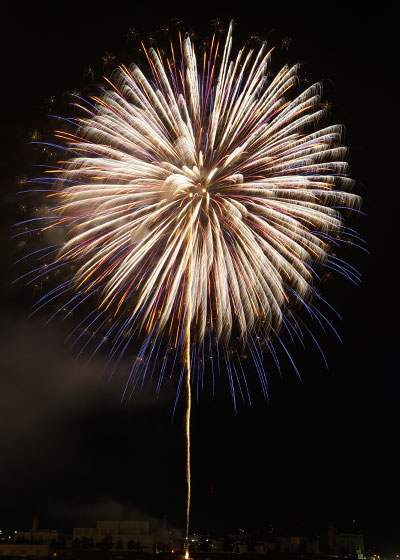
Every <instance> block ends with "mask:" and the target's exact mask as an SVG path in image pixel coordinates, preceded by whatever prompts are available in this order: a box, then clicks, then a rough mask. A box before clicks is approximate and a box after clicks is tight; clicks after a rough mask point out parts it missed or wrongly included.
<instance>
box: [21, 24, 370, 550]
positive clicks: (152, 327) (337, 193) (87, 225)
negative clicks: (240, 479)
mask: <svg viewBox="0 0 400 560" xmlns="http://www.w3.org/2000/svg"><path fill="white" fill-rule="evenodd" d="M231 50H232V25H231V26H230V28H229V31H228V34H227V38H226V42H225V44H224V46H223V47H221V46H220V43H219V40H218V39H217V38H216V37H215V36H214V37H213V38H212V41H211V43H210V45H209V46H208V47H206V48H204V50H203V51H201V54H200V56H199V53H198V56H196V52H195V47H194V45H193V43H192V41H191V39H190V37H189V36H185V37H184V38H182V37H181V36H180V35H179V47H178V49H177V48H176V47H174V45H173V44H172V43H171V45H170V52H169V54H163V55H161V53H160V51H159V50H158V49H153V48H152V49H150V50H149V51H147V50H146V49H144V52H145V53H146V56H147V59H148V63H149V66H150V69H151V74H152V76H151V78H150V79H149V78H147V77H146V76H145V75H144V74H143V72H142V71H141V70H140V69H139V68H138V67H137V66H136V65H132V66H131V67H130V68H127V67H126V66H121V67H120V68H119V70H118V71H116V72H115V74H114V78H113V81H109V80H107V82H108V87H109V89H108V91H104V92H103V94H102V96H101V97H92V98H90V101H84V100H83V99H81V98H77V102H76V106H78V107H80V109H81V110H82V111H85V112H86V115H85V118H79V119H75V118H72V119H66V120H67V121H68V122H69V123H70V124H72V125H73V126H74V132H73V133H72V132H68V131H65V130H64V131H63V130H58V131H56V136H57V137H59V138H61V139H62V141H63V145H62V146H58V147H60V148H62V149H63V150H64V152H63V153H64V154H66V156H64V157H63V159H62V161H59V162H58V164H57V166H55V167H53V168H51V169H48V170H47V175H46V177H47V178H44V179H43V181H44V182H45V184H46V187H45V189H46V191H47V192H46V196H47V200H48V201H49V203H50V204H51V203H52V201H54V204H53V206H52V207H51V208H50V209H49V215H48V216H45V217H40V218H37V220H38V221H37V222H34V223H37V224H38V226H37V230H40V231H42V232H46V235H49V234H50V235H51V232H52V231H53V232H55V231H58V232H59V236H60V235H61V237H62V240H61V241H59V239H57V240H56V241H55V242H54V245H52V246H49V247H47V248H46V249H43V250H40V251H36V252H35V258H38V259H39V260H40V266H39V267H38V268H36V269H35V270H34V271H33V273H32V279H31V280H30V282H35V281H37V279H38V278H40V277H42V276H43V275H45V274H46V275H47V274H51V272H52V271H55V270H57V271H58V272H59V274H64V277H65V278H66V279H65V281H60V282H59V283H58V285H57V286H56V287H55V288H54V289H53V290H51V291H49V292H48V293H47V294H46V296H44V297H42V298H41V299H40V300H39V301H38V302H37V304H36V310H39V309H41V308H42V307H43V306H45V305H47V304H49V303H50V302H52V305H53V304H57V302H61V303H58V308H57V311H56V312H55V313H54V314H53V316H55V315H57V314H59V313H62V310H64V309H67V310H68V311H67V315H69V314H71V313H73V312H75V310H76V309H77V308H79V307H80V306H81V305H82V304H83V303H84V302H86V304H85V305H82V308H81V309H85V308H87V306H88V305H89V304H90V312H89V313H88V314H87V315H86V316H85V318H84V319H83V321H82V322H81V323H80V324H79V325H78V326H77V327H76V329H75V331H73V333H71V337H72V338H73V337H75V343H76V342H79V341H80V340H82V336H84V334H85V335H87V341H86V342H85V344H84V345H83V348H85V347H86V346H88V344H89V343H92V344H93V345H94V351H93V353H94V352H96V351H98V350H99V349H100V347H102V346H103V345H106V346H108V347H109V349H110V351H109V353H110V360H111V363H112V364H113V372H114V371H115V368H116V367H117V365H118V363H119V361H120V360H121V358H122V356H124V355H125V354H127V351H128V350H127V349H128V347H129V344H130V343H132V344H137V343H136V341H137V340H140V341H141V342H140V344H141V346H140V349H139V351H136V350H135V354H136V356H135V358H134V359H133V363H132V366H131V370H130V374H129V378H128V380H127V383H126V387H125V391H124V395H123V398H125V397H127V398H128V397H129V396H130V395H131V394H132V392H133V391H134V389H135V388H136V387H137V386H138V385H140V384H142V383H143V382H144V381H145V380H146V379H149V378H150V379H153V380H154V381H155V382H156V391H157V393H158V392H159V391H160V389H161V385H162V382H163V379H164V376H165V372H166V371H169V372H171V375H172V372H173V371H174V370H176V368H178V372H179V371H180V373H178V376H177V397H176V399H177V400H178V398H179V395H180V392H181V390H182V386H184V387H185V388H186V396H187V407H186V415H185V429H186V466H187V469H186V471H187V490H188V499H187V509H186V553H188V531H189V512H190V411H191V399H192V392H193V391H194V390H195V391H196V394H197V395H198V393H199V390H201V389H202V387H203V382H204V378H205V377H206V376H209V378H210V380H211V381H212V384H213V386H214V373H215V371H218V370H221V369H223V370H224V372H226V375H227V378H228V380H229V384H230V389H231V393H232V397H233V402H234V406H235V408H236V401H237V396H238V395H240V396H241V398H242V399H243V400H248V401H249V402H250V392H249V389H248V384H247V381H246V377H245V374H244V369H243V367H242V355H243V353H244V351H245V350H246V352H248V354H249V356H251V358H252V359H253V361H254V364H255V366H256V370H257V372H258V376H259V381H260V384H261V388H262V391H263V392H264V395H265V396H267V377H266V372H265V371H264V367H263V359H262V353H263V352H264V351H269V352H270V354H271V356H272V357H273V359H274V360H275V362H276V363H277V365H278V367H279V362H278V353H277V352H276V351H275V349H274V345H273V341H276V344H277V345H278V346H279V345H280V346H281V348H283V352H285V355H287V356H288V357H289V359H290V360H291V358H290V354H289V352H288V351H287V349H286V346H285V345H284V343H283V341H282V340H281V338H280V336H279V331H280V329H281V328H282V327H283V329H284V330H285V331H286V332H287V333H288V335H289V336H290V337H291V338H293V339H294V340H295V339H297V340H298V341H299V342H300V343H301V344H303V340H304V336H305V335H307V334H310V336H311V337H312V339H313V341H314V342H315V343H316V345H317V346H318V343H317V342H316V339H315V338H314V336H313V335H311V332H310V330H309V329H308V327H307V326H306V325H305V324H304V323H303V322H302V320H301V319H300V318H299V316H298V314H297V313H296V309H298V308H300V307H303V308H305V310H306V312H307V314H308V315H310V316H311V317H312V318H313V319H314V320H315V321H316V322H317V323H318V324H321V323H322V322H323V320H324V316H323V314H322V313H321V311H320V310H319V309H318V307H317V305H316V304H324V300H322V298H321V297H320V296H319V294H318V292H317V290H316V287H315V285H316V283H318V273H319V272H320V271H322V270H323V269H324V268H325V269H327V270H328V271H330V270H332V269H333V270H336V271H337V272H339V273H341V274H343V275H345V276H346V277H348V278H350V279H353V280H355V279H357V272H356V271H355V270H354V269H353V268H352V267H351V266H350V265H347V264H346V263H344V262H343V261H342V260H340V259H338V258H337V257H336V256H335V255H334V254H333V251H332V247H333V246H336V245H338V244H340V243H342V242H343V243H349V242H350V240H351V243H352V244H353V245H354V244H357V243H358V241H357V240H358V237H357V235H356V234H355V232H354V231H352V230H350V229H349V228H347V227H345V226H344V224H343V212H344V211H345V210H346V209H354V208H356V207H357V206H358V205H359V197H358V196H356V195H355V194H351V193H350V192H349V189H350V187H351V185H352V181H351V180H350V179H349V178H348V177H347V176H346V169H347V164H346V163H345V161H344V157H345V152H346V149H345V148H344V147H343V146H341V143H340V142H341V140H340V138H341V127H340V126H338V125H334V126H326V127H319V124H320V123H321V121H322V118H323V116H324V113H325V109H324V108H323V106H322V104H321V101H320V90H321V87H320V85H319V84H314V85H312V86H310V87H308V88H307V89H305V91H302V92H301V93H300V94H298V95H296V94H293V93H292V92H293V91H294V90H295V88H296V87H297V85H298V78H297V73H298V66H297V65H295V66H292V67H288V66H285V67H283V68H282V69H281V70H280V71H279V72H278V73H277V74H276V75H274V76H272V75H271V74H270V68H269V60H270V53H271V51H270V52H267V50H266V45H265V44H264V45H262V46H261V48H260V49H259V50H258V52H257V51H255V52H254V51H253V50H251V49H250V50H246V49H245V48H244V47H243V48H242V49H240V50H239V51H238V54H237V56H236V58H232V59H231V58H230V56H231ZM42 190H43V189H42ZM30 231H32V230H30ZM35 231H36V230H35ZM63 271H69V272H65V273H64V272H63ZM60 278H63V276H60ZM328 323H329V322H328ZM232 341H234V343H232ZM291 361H292V360H291ZM156 365H158V367H157V368H156ZM157 371H158V372H159V373H158V374H156V372H157ZM296 371H297V370H296ZM175 406H176V402H175Z"/></svg>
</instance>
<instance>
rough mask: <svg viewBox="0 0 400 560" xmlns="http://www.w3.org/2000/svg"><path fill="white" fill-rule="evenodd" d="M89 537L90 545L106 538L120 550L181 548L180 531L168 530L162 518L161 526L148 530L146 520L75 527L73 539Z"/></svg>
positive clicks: (148, 526) (99, 543)
mask: <svg viewBox="0 0 400 560" xmlns="http://www.w3.org/2000/svg"><path fill="white" fill-rule="evenodd" d="M83 539H86V542H87V539H89V541H90V542H91V545H92V546H94V547H96V545H101V543H104V542H105V540H108V542H109V544H110V547H112V548H115V547H117V545H118V547H119V548H120V549H121V550H128V549H129V548H136V549H140V550H142V551H143V552H153V551H161V550H165V551H170V550H183V536H182V534H181V532H180V531H177V530H168V529H167V524H166V520H165V518H164V520H163V523H162V525H161V527H158V528H156V529H154V530H150V523H149V522H148V521H96V527H76V528H74V532H73V540H74V542H76V541H81V542H82V540H83Z"/></svg>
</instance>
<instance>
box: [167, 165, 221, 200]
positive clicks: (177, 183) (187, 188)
mask: <svg viewBox="0 0 400 560" xmlns="http://www.w3.org/2000/svg"><path fill="white" fill-rule="evenodd" d="M213 175H214V173H210V174H206V173H205V172H204V170H201V171H200V170H199V169H198V168H197V167H196V166H194V167H193V168H192V169H189V168H188V167H186V166H183V167H182V170H181V172H180V173H173V174H171V175H170V176H169V177H168V178H167V179H165V181H164V184H163V191H164V192H165V195H166V196H167V198H180V197H182V196H183V197H189V198H193V199H195V198H197V197H198V196H200V197H205V196H206V195H207V192H208V189H209V186H210V180H211V178H212V176H213Z"/></svg>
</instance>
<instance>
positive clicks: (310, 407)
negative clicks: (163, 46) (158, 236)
mask: <svg viewBox="0 0 400 560" xmlns="http://www.w3.org/2000/svg"><path fill="white" fill-rule="evenodd" d="M340 5H341V7H340ZM131 6H132V7H130V8H123V7H122V5H117V4H115V5H113V4H112V3H110V4H109V6H108V8H107V11H103V10H102V9H101V8H98V7H94V6H93V8H90V9H89V8H86V10H85V9H83V11H82V8H81V6H80V4H78V3H70V4H63V8H62V10H61V8H57V9H56V8H48V9H45V8H39V9H38V10H37V11H36V10H33V9H31V10H30V11H29V10H28V11H25V10H22V8H21V9H20V6H17V7H16V8H15V10H14V11H13V13H9V14H2V15H4V16H5V17H4V19H3V22H2V32H1V40H2V42H3V44H2V46H1V51H0V52H1V73H2V78H3V86H2V91H1V94H2V96H3V99H2V105H1V107H2V111H1V128H2V134H1V141H2V148H1V152H0V153H1V154H2V158H1V159H2V161H1V174H0V178H1V182H2V191H1V192H2V194H3V204H2V210H3V215H2V220H1V226H2V236H1V243H2V247H1V254H2V258H3V264H2V271H3V275H2V283H3V287H2V290H1V298H2V302H1V304H2V305H1V337H0V346H1V370H0V371H1V373H0V411H1V422H0V495H1V497H0V504H1V506H0V528H1V527H10V528H11V527H14V526H15V528H21V529H23V528H25V527H29V526H30V523H31V519H32V517H33V516H38V517H39V519H40V522H41V525H42V526H45V525H50V526H51V528H62V527H64V528H66V529H68V528H71V527H73V526H82V524H84V523H93V522H94V521H95V520H96V519H101V518H102V519H107V518H124V517H125V518H126V517H132V518H139V519H140V518H149V519H153V520H154V521H155V522H156V521H157V520H159V519H160V518H161V517H162V515H163V514H166V515H167V518H168V520H169V522H170V523H171V524H174V525H176V526H180V527H183V524H184V514H185V479H184V473H185V463H184V439H183V409H182V408H178V410H177V412H176V415H175V419H174V421H173V422H172V423H171V413H172V407H173V402H174V392H173V387H172V386H171V387H169V386H168V385H167V386H166V387H165V388H164V389H165V390H164V391H163V392H162V395H161V396H160V398H158V399H156V397H155V396H154V388H152V387H145V388H144V389H143V391H141V392H139V393H138V394H137V395H136V396H135V397H134V399H133V400H132V401H131V402H128V403H125V404H123V405H120V395H121V386H122V383H123V380H124V375H125V373H126V368H127V367H128V365H129V355H128V356H126V358H125V361H123V362H122V364H121V367H120V369H119V370H118V373H117V375H116V377H115V378H114V380H113V381H112V382H111V383H107V381H106V379H105V377H104V376H102V370H103V368H104V365H105V363H106V361H107V355H106V354H104V355H103V354H101V353H100V354H98V355H97V356H96V357H95V358H94V359H93V360H92V361H91V362H90V363H88V361H87V357H83V358H82V359H79V360H77V361H75V357H76V354H77V349H76V348H73V349H71V347H70V346H69V345H68V344H66V343H64V340H65V338H66V337H67V336H68V333H69V332H70V330H71V329H72V328H73V327H74V325H75V321H76V320H78V318H79V317H73V318H72V319H71V320H70V321H69V322H68V321H65V322H61V321H54V322H51V323H50V324H47V325H45V323H46V319H47V318H48V316H49V314H48V313H47V312H46V311H45V312H44V313H43V314H42V315H38V316H35V317H33V318H31V319H28V315H29V314H30V311H31V305H32V303H33V301H34V299H35V298H36V297H37V296H38V295H39V296H40V295H41V294H35V293H34V292H33V290H32V289H31V288H29V287H25V285H24V283H23V282H19V283H17V284H16V285H12V286H10V284H11V282H12V280H13V279H15V278H16V277H17V276H18V275H19V274H21V273H23V272H24V271H26V270H27V269H26V268H25V269H23V268H20V267H15V266H13V263H14V261H15V260H17V259H18V258H20V257H21V256H22V255H23V254H24V250H26V249H21V248H19V247H18V246H17V244H18V241H17V240H15V239H11V236H12V234H13V233H14V232H13V231H12V224H13V223H15V222H16V221H18V220H20V219H21V204H24V199H23V197H21V195H17V194H16V192H17V191H18V190H21V186H20V185H19V184H18V177H22V176H24V175H27V176H29V177H33V176H35V173H36V172H35V170H34V169H33V168H32V165H33V164H34V163H36V161H35V158H36V157H37V155H36V154H37V152H35V148H34V147H32V146H30V145H29V144H28V143H29V138H30V134H31V133H32V131H33V130H35V129H37V130H39V131H42V130H43V131H45V130H48V129H51V128H52V127H54V123H53V122H50V120H51V119H50V117H48V115H49V113H50V112H52V111H53V109H52V108H51V107H50V104H49V102H48V101H46V100H48V99H49V97H51V96H54V97H55V99H56V103H57V111H58V113H60V112H61V113H62V114H64V115H66V114H70V111H71V109H70V108H69V106H68V104H67V102H66V101H65V99H66V96H65V92H67V91H71V90H73V89H74V88H76V89H78V90H81V91H82V90H85V88H90V87H91V88H92V89H91V90H90V91H93V83H94V84H97V83H98V84H101V83H102V82H101V74H102V73H103V74H105V75H109V74H110V72H111V71H112V69H113V68H114V67H115V66H116V65H117V64H118V62H119V61H122V62H125V63H126V62H127V63H129V62H131V61H135V60H137V56H138V55H137V54H136V44H137V42H136V40H133V41H131V40H128V39H127V34H128V30H129V28H130V27H134V28H135V29H137V30H138V31H139V32H140V33H141V35H140V37H141V38H144V39H146V37H147V36H148V34H149V33H151V32H157V30H159V29H160V28H161V26H162V25H163V24H168V23H169V22H170V19H171V18H172V17H174V16H178V17H180V18H181V19H182V22H183V24H184V27H185V29H193V30H194V31H196V32H197V33H198V34H199V35H201V36H206V35H210V34H211V26H210V20H212V19H214V18H216V17H219V18H221V19H222V20H223V21H224V22H225V23H227V22H228V21H229V19H231V18H233V19H234V20H235V21H236V22H237V27H236V30H235V34H234V45H235V46H236V47H238V46H240V45H241V43H242V41H243V40H244V39H246V38H247V37H248V36H249V35H251V34H254V33H259V34H260V35H261V36H262V37H268V41H269V42H270V43H271V44H277V45H278V46H279V45H281V44H282V39H284V38H287V37H289V38H290V39H291V41H290V45H289V50H287V51H286V50H284V49H282V48H280V47H279V48H277V53H276V56H275V57H273V65H274V66H275V67H276V68H278V67H279V64H281V63H284V62H286V61H288V62H291V63H293V62H296V61H299V60H300V61H302V62H304V75H306V76H307V75H309V76H311V78H312V80H313V81H322V83H323V85H324V99H325V100H328V101H330V103H331V109H330V115H329V117H328V122H329V123H331V124H335V123H337V122H338V123H343V124H344V125H345V128H346V134H345V138H344V144H345V145H347V146H349V147H350V152H349V161H350V170H351V176H352V177H353V178H354V179H355V180H356V186H355V192H357V193H358V194H360V195H361V196H362V197H363V199H364V204H363V211H364V212H365V213H366V217H365V216H360V217H358V218H357V219H355V220H352V223H351V225H352V226H353V227H355V228H356V229H357V230H358V231H359V232H360V233H361V235H362V236H363V238H364V239H365V240H366V241H367V244H368V249H369V251H370V252H371V255H369V256H368V255H366V254H365V253H362V252H360V251H358V250H357V249H355V248H352V249H350V250H348V251H345V252H343V253H342V256H343V257H344V258H346V259H348V260H349V262H351V264H352V265H354V266H356V267H357V268H358V269H359V271H360V272H361V273H362V276H363V283H362V285H361V286H360V287H357V286H355V285H353V284H351V283H350V282H349V281H347V280H345V279H341V278H338V277H335V278H333V279H331V280H330V281H329V282H327V283H326V284H325V285H324V296H325V297H326V299H327V300H328V301H329V303H330V304H331V305H333V307H334V308H335V309H336V310H337V312H338V313H339V314H340V315H341V316H342V321H339V320H338V319H335V318H334V315H330V319H332V320H333V322H334V325H335V327H336V328H337V329H338V331H339V333H340V335H341V337H342V339H343V342H342V343H341V342H339V340H338V339H337V338H336V337H335V336H334V335H333V334H332V333H331V332H327V333H323V332H321V331H320V330H319V329H318V328H317V327H315V326H314V332H315V333H316V334H317V336H318V340H319V342H320V343H321V345H322V347H323V349H324V352H325V355H326V358H327V361H328V364H329V369H328V370H327V369H326V368H325V367H324V363H323V360H322V359H321V356H320V355H319V353H318V350H317V349H316V348H315V346H312V344H308V345H307V347H306V350H305V351H303V350H302V349H301V348H300V349H299V348H297V349H296V348H294V349H293V350H292V355H293V358H294V359H295V361H296V364H297V366H298V368H299V370H300V372H301V375H302V381H301V382H300V381H299V379H298V378H297V377H296V375H295V373H294V372H293V370H292V369H291V368H290V364H289V363H288V361H287V360H286V361H285V360H284V359H283V360H282V369H283V373H282V378H280V377H279V375H278V373H277V372H276V369H275V368H274V366H273V364H272V361H271V360H270V358H268V357H266V361H265V366H266V369H267V371H268V372H269V379H270V400H269V403H267V402H265V401H264V400H263V398H262V397H261V390H260V387H259V385H258V384H257V380H256V378H255V372H254V371H253V370H254V368H253V366H252V365H251V363H250V362H246V363H245V364H244V367H245V369H246V371H247V372H248V377H249V383H250V385H251V387H252V389H253V391H252V393H253V396H254V399H253V401H254V402H253V408H251V409H250V408H249V407H248V406H244V405H243V406H239V410H238V413H237V415H235V412H234V409H233V406H232V399H231V397H230V395H229V387H228V382H227V380H226V379H224V378H221V379H218V382H217V391H216V392H217V394H216V396H215V397H213V396H212V395H211V394H210V388H209V387H207V388H206V390H205V391H204V393H203V394H201V395H200V398H199V402H198V403H195V405H194V408H193V416H192V418H193V420H192V422H193V427H192V476H193V496H192V530H208V531H210V532H217V533H223V531H225V530H227V529H232V528H235V527H244V528H255V527H262V526H265V525H268V524H272V525H273V526H282V527H291V528H294V530H296V528H298V529H301V528H307V527H323V526H326V525H327V524H328V523H332V524H334V525H336V526H337V527H339V528H344V529H347V528H349V527H353V528H354V527H355V528H357V529H358V530H360V531H362V532H363V533H364V535H365V539H366V544H367V548H370V549H371V550H372V552H375V551H376V552H378V553H379V552H383V553H385V552H386V553H395V552H396V551H397V552H400V489H399V477H398V468H399V442H398V433H399V389H400V381H399V377H398V375H397V372H396V369H398V368H397V364H398V356H397V354H398V344H399V342H398V336H397V332H396V331H397V318H396V310H395V306H396V303H397V282H398V276H397V272H396V270H395V267H396V264H397V263H396V261H397V258H396V257H397V247H396V246H395V243H396V242H397V235H396V232H395V230H394V224H395V223H396V221H395V211H396V210H397V208H398V205H397V203H396V200H395V198H394V197H395V193H396V194H397V190H398V188H397V182H398V180H397V162H398V155H397V153H395V149H397V144H398V139H397V134H398V133H397V131H396V129H395V126H396V122H395V121H396V120H397V118H398V109H397V106H396V92H397V87H395V83H394V76H393V74H394V73H395V70H394V69H395V62H394V52H395V47H394V43H395V41H394V40H395V36H396V31H395V29H394V23H393V24H392V22H393V20H394V14H391V13H390V12H389V11H388V10H385V3H383V4H382V3H381V4H380V5H379V6H378V5H377V6H375V8H374V9H375V10H379V11H378V12H377V11H372V10H371V11H368V10H369V9H368V8H366V6H365V5H363V4H361V3H360V4H359V5H357V3H351V2H350V3H332V4H328V3H321V4H317V3H312V2H311V3H310V2H307V3H303V2H295V3H282V5H281V7H279V8H277V7H276V3H271V6H269V5H268V3H263V6H262V7H258V8H257V7H256V5H255V4H252V5H251V6H249V4H246V3H244V13H242V12H241V11H240V10H239V9H238V8H237V9H229V10H228V9H227V8H224V7H219V5H218V3H212V4H211V3H210V7H207V4H206V5H205V4H204V3H201V4H200V3H199V4H194V3H188V5H187V6H186V7H183V6H176V5H175V4H169V5H168V7H167V6H165V8H164V10H163V11H162V12H160V11H158V10H156V9H155V8H154V7H150V4H148V5H146V6H144V5H142V6H141V7H140V8H139V7H136V6H134V4H133V3H132V4H131ZM195 8H196V9H195ZM114 10H115V11H114ZM156 36H157V34H156ZM160 36H161V35H160ZM106 52H108V53H111V54H113V55H115V56H116V62H115V64H112V65H111V66H105V65H104V64H103V62H102V60H101V59H102V57H103V56H104V55H105V53H106ZM88 66H92V67H93V69H94V71H95V76H94V80H93V82H91V77H90V76H88V75H87V72H86V73H85V68H87V67H88ZM89 82H90V83H89ZM396 244H397V243H396ZM28 266H29V263H28ZM221 377H222V376H221ZM353 520H355V523H354V522H353ZM396 547H397V549H396Z"/></svg>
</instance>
